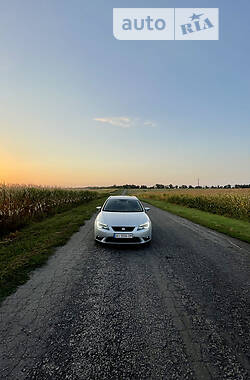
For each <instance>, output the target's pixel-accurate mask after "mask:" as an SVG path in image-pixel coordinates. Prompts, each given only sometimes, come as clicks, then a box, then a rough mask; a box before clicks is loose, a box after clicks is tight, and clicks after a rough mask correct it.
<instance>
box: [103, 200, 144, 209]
mask: <svg viewBox="0 0 250 380" xmlns="http://www.w3.org/2000/svg"><path fill="white" fill-rule="evenodd" d="M103 211H109V212H142V211H143V208H142V206H141V203H140V202H139V201H138V200H137V199H108V200H107V202H106V204H105V205H104V208H103Z"/></svg>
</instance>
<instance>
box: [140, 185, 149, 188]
mask: <svg viewBox="0 0 250 380" xmlns="http://www.w3.org/2000/svg"><path fill="white" fill-rule="evenodd" d="M140 188H141V189H147V188H148V187H147V186H146V185H141V187H140Z"/></svg>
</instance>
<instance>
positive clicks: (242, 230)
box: [143, 199, 250, 243]
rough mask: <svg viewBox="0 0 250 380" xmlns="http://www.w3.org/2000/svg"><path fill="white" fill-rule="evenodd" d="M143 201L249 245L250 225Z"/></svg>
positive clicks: (183, 208) (192, 209)
mask: <svg viewBox="0 0 250 380" xmlns="http://www.w3.org/2000/svg"><path fill="white" fill-rule="evenodd" d="M143 201H145V202H148V203H150V204H152V205H153V206H156V207H159V208H161V209H163V210H165V211H169V212H171V213H173V214H176V215H179V216H182V217H183V218H186V219H189V220H191V221H192V222H194V223H197V224H201V225H202V226H205V227H208V228H211V229H213V230H216V231H219V232H222V233H224V234H226V235H229V236H232V237H234V238H237V239H240V240H242V241H246V242H248V243H250V223H249V222H245V221H242V220H238V219H233V218H228V217H225V216H221V215H216V214H211V213H209V212H205V211H200V210H197V209H195V208H189V207H185V206H180V205H176V204H173V203H168V202H166V201H164V200H153V199H143Z"/></svg>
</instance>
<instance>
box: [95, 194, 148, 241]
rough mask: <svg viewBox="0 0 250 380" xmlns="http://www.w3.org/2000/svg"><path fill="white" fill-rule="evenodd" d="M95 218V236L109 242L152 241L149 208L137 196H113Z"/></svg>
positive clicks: (99, 239)
mask: <svg viewBox="0 0 250 380" xmlns="http://www.w3.org/2000/svg"><path fill="white" fill-rule="evenodd" d="M97 209H98V210H99V211H100V212H99V214H98V215H97V217H96V220H95V226H94V237H95V240H96V241H98V242H101V243H108V244H145V243H148V242H150V241H151V238H152V225H151V221H150V219H149V217H148V215H147V212H148V211H149V208H147V207H145V208H144V206H143V205H142V203H141V202H140V201H139V199H137V198H136V197H131V196H125V195H124V196H122V195H119V196H111V197H109V198H108V199H107V200H106V202H105V203H104V205H103V206H102V207H97Z"/></svg>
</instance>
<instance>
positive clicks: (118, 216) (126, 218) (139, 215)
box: [98, 211, 149, 227]
mask: <svg viewBox="0 0 250 380" xmlns="http://www.w3.org/2000/svg"><path fill="white" fill-rule="evenodd" d="M98 221H99V222H101V223H105V224H107V225H109V226H111V227H112V226H138V225H140V224H143V223H146V222H148V221H149V217H148V216H147V214H146V213H145V212H105V211H102V212H100V214H99V215H98Z"/></svg>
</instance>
